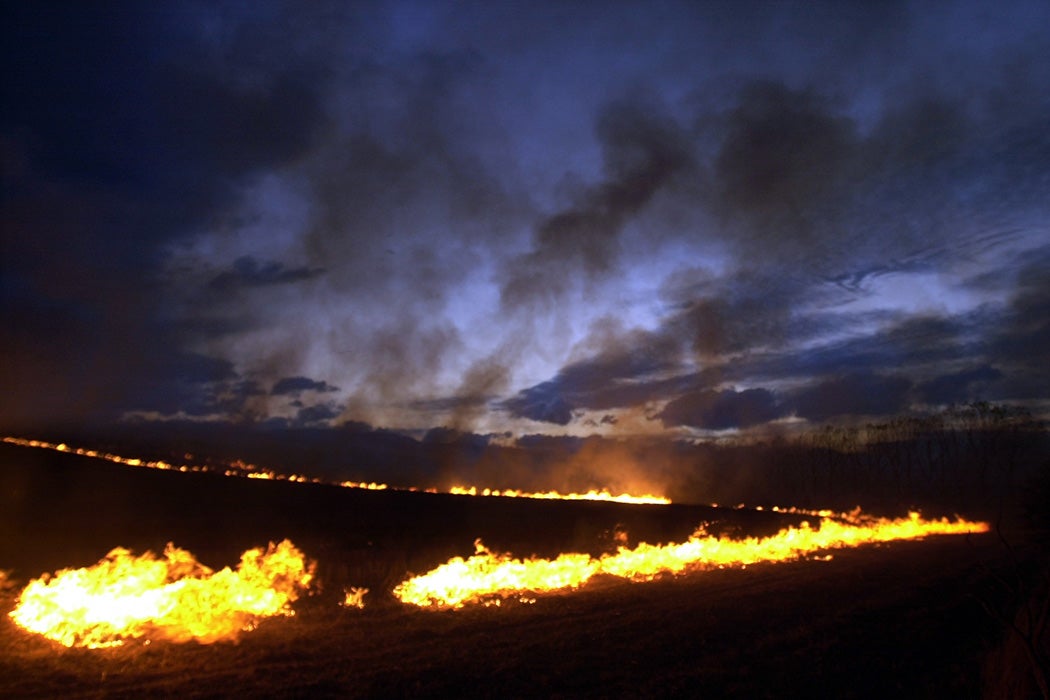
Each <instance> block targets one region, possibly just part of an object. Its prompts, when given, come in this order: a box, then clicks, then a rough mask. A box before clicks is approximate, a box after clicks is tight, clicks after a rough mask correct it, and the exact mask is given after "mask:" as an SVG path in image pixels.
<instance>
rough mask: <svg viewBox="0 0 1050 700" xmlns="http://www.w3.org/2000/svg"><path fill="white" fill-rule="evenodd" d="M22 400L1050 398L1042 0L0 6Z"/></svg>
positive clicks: (216, 416)
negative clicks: (1030, 0) (1027, 0)
mask: <svg viewBox="0 0 1050 700" xmlns="http://www.w3.org/2000/svg"><path fill="white" fill-rule="evenodd" d="M2 12H3V20H2V26H3V30H2V31H3V34H4V37H3V42H2V47H0V55H2V56H3V68H4V71H3V95H2V100H0V104H2V105H3V106H2V107H0V149H2V162H3V171H2V177H3V185H2V191H0V201H2V205H0V214H2V222H3V232H2V236H3V237H2V249H0V252H2V256H0V313H2V318H3V341H2V343H0V387H2V391H0V426H3V427H5V428H6V429H8V430H24V429H30V428H32V429H36V428H41V427H46V426H50V425H62V424H77V423H86V422H101V423H104V422H114V423H116V422H127V421H171V420H179V421H187V420H190V421H236V422H238V423H244V424H257V425H264V426H270V427H274V428H281V427H295V426H301V427H325V426H338V425H341V424H345V423H350V422H353V423H366V424H368V425H370V426H375V427H384V428H390V429H400V430H406V431H422V430H426V429H428V428H433V427H437V426H443V427H448V428H453V429H456V430H462V431H473V432H475V433H479V434H495V433H506V434H508V435H510V436H519V435H529V434H548V435H589V434H597V435H606V436H617V435H669V436H679V437H680V436H692V437H704V436H711V435H724V434H733V433H735V432H737V431H745V432H746V431H760V430H764V429H767V428H770V427H775V426H792V425H798V426H806V425H819V424H824V423H829V422H837V421H854V420H881V419H885V418H887V417H891V416H895V415H900V414H907V413H912V412H921V411H925V410H939V409H940V408H941V407H944V406H947V405H950V404H955V403H964V402H969V401H975V400H987V401H995V402H1011V403H1012V402H1017V403H1024V404H1026V405H1029V406H1033V407H1035V408H1037V409H1039V410H1045V409H1046V407H1047V406H1048V401H1047V400H1048V399H1050V362H1048V360H1050V356H1048V352H1047V348H1050V275H1048V274H1047V270H1050V196H1048V195H1050V91H1048V90H1047V89H1046V86H1047V85H1050V53H1048V51H1047V49H1046V34H1047V30H1048V29H1050V4H1048V3H1046V2H1045V1H1039V0H1036V1H1033V2H1025V1H1023V0H1018V1H1010V2H1001V1H1000V2H968V1H962V2H935V1H924V2H880V3H868V2H858V3H851V2H845V1H843V2H799V3H795V2H743V1H734V2H681V3H679V2H645V3H617V2H603V3H591V2H579V3H577V2H551V3H545V2H538V3H512V2H360V3H357V2H355V3H343V2H331V3H325V2H316V3H297V2H275V1H274V0H259V1H257V2H165V3H152V2H134V3H110V2H102V3H51V2H34V3H5V4H4V7H3V10H2Z"/></svg>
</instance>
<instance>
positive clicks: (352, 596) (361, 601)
mask: <svg viewBox="0 0 1050 700" xmlns="http://www.w3.org/2000/svg"><path fill="white" fill-rule="evenodd" d="M367 593H368V589H367V588H361V587H359V586H351V587H350V588H347V589H345V590H344V591H343V594H344V596H345V597H344V598H343V602H342V603H340V605H342V606H343V607H344V608H357V609H359V610H362V609H364V607H365V595H366V594H367Z"/></svg>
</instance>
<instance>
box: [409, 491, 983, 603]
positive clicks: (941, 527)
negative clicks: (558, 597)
mask: <svg viewBox="0 0 1050 700" xmlns="http://www.w3.org/2000/svg"><path fill="white" fill-rule="evenodd" d="M837 517H838V518H839V520H836V519H832V518H825V519H824V520H823V521H822V522H821V524H820V527H819V528H817V529H814V528H813V527H811V526H810V525H809V523H805V522H804V523H802V524H801V525H800V526H799V527H788V528H785V529H783V530H781V531H780V532H778V533H776V534H775V535H771V536H769V537H761V538H756V537H749V538H745V539H740V540H733V539H730V538H728V537H725V536H721V537H715V536H713V535H709V534H708V533H707V532H706V531H705V530H704V529H703V528H702V527H701V528H700V529H698V530H697V531H696V532H694V533H693V535H692V536H691V537H690V538H689V539H688V540H686V541H685V542H681V543H671V544H666V545H652V544H647V543H644V542H643V543H641V544H639V545H638V546H637V547H635V548H633V549H630V548H627V547H625V546H621V547H620V548H619V549H618V550H617V551H616V552H614V553H610V554H604V555H602V556H601V557H597V558H595V557H592V556H590V555H588V554H562V555H560V556H559V557H558V558H557V559H554V560H551V559H541V558H536V557H533V558H530V559H514V558H512V557H511V556H510V555H508V554H496V553H493V552H491V551H489V550H488V549H486V548H485V547H484V545H482V544H481V542H480V541H477V542H475V547H476V553H475V554H474V556H472V557H469V558H467V559H463V558H461V557H455V558H453V559H451V560H449V561H448V562H446V563H445V564H442V565H441V566H439V567H437V568H435V569H433V570H431V571H430V572H428V573H426V574H423V575H421V576H416V577H414V578H411V579H408V580H406V581H403V582H402V583H400V584H399V585H398V586H397V587H396V588H395V589H394V591H393V593H394V596H395V597H396V598H398V599H399V600H401V601H402V602H403V603H410V604H413V605H418V606H420V607H429V608H436V609H458V608H462V607H463V606H464V605H467V604H471V603H482V604H493V603H495V604H499V601H500V600H501V599H509V598H518V599H519V600H520V599H525V600H526V602H531V599H529V596H530V595H531V594H536V593H545V592H552V591H562V590H568V589H576V588H579V587H581V586H583V585H584V584H586V583H587V582H588V581H589V580H590V579H591V578H593V577H594V576H597V575H599V574H605V575H609V576H616V577H620V578H625V579H628V580H631V581H648V580H652V579H654V578H656V577H658V576H660V575H662V574H672V575H677V574H681V573H686V572H692V571H703V570H707V569H712V568H725V567H744V566H747V565H749V564H755V563H758V562H780V561H790V560H795V559H801V558H804V557H807V556H813V555H816V554H817V553H818V552H826V551H827V550H831V549H839V548H844V547H857V546H860V545H864V544H870V543H875V542H888V541H891V540H900V539H918V538H922V537H926V536H929V535H949V534H965V533H976V532H987V531H988V524H987V523H980V522H969V521H966V520H962V519H957V520H955V521H954V522H952V521H949V520H947V519H946V518H945V519H941V520H924V519H923V518H922V517H921V516H920V515H919V514H918V513H910V514H909V515H908V517H907V518H898V519H893V520H890V519H886V518H870V517H867V516H864V515H862V514H860V512H859V511H854V512H853V513H849V514H839V516H837ZM824 558H825V559H829V558H830V555H827V556H825V557H824Z"/></svg>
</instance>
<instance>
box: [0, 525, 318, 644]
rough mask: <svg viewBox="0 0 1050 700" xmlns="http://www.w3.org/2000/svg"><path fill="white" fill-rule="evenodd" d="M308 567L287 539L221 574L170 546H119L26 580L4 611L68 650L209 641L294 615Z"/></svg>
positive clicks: (244, 557) (305, 585)
mask: <svg viewBox="0 0 1050 700" xmlns="http://www.w3.org/2000/svg"><path fill="white" fill-rule="evenodd" d="M313 569H314V565H313V563H312V562H308V561H307V560H306V559H305V557H304V556H303V553H302V552H300V551H299V550H298V549H297V548H296V547H295V545H293V544H292V543H291V542H290V541H288V540H284V541H282V542H281V543H280V544H276V545H275V544H273V543H271V544H270V545H269V546H268V547H267V548H266V550H263V549H262V548H255V549H250V550H248V551H247V552H245V553H244V554H243V555H241V562H240V564H239V565H238V567H237V569H236V570H232V569H230V568H229V567H226V568H224V569H222V570H220V571H212V570H211V569H209V568H208V567H206V566H204V565H203V564H201V563H200V562H198V561H197V560H196V559H195V558H194V557H193V555H192V554H190V553H189V552H187V551H185V550H183V549H179V548H177V547H174V546H172V545H171V544H168V546H167V547H166V548H165V550H164V555H163V556H162V557H157V556H155V555H154V554H153V553H152V552H146V553H145V554H142V555H140V556H135V555H133V554H132V553H131V552H129V551H128V550H126V549H123V548H120V547H118V548H116V549H114V550H113V551H111V552H110V553H109V554H107V555H106V557H105V558H104V559H103V560H102V561H100V562H99V563H98V564H96V565H94V566H91V567H88V568H83V569H63V570H61V571H59V572H57V573H55V575H54V576H48V575H47V574H45V575H44V576H42V577H41V578H38V579H35V580H33V581H31V582H30V583H29V585H28V586H26V587H25V589H24V590H23V591H22V593H21V595H20V596H19V598H18V602H17V605H16V607H15V609H14V610H13V611H12V612H11V613H10V615H11V618H12V619H13V620H14V621H15V623H17V624H18V625H19V626H21V627H22V628H24V629H26V630H28V631H30V632H36V633H38V634H41V635H44V636H45V637H47V638H48V639H52V640H54V641H56V642H59V643H61V644H63V645H65V646H67V647H72V646H79V647H89V648H98V647H111V646H119V645H121V644H123V643H124V642H125V641H126V640H129V639H138V638H145V639H146V640H147V641H149V640H151V639H167V640H171V641H176V642H185V641H190V640H196V641H198V642H201V643H203V644H208V643H212V642H217V641H220V640H229V639H233V638H235V637H236V636H237V635H238V633H240V632H242V631H248V630H252V629H254V628H255V627H256V625H258V623H259V621H260V620H261V619H263V618H266V617H272V616H275V615H293V614H294V612H293V611H292V608H291V604H292V602H293V601H295V600H296V599H297V598H298V597H299V594H300V593H301V592H302V591H305V590H306V589H307V588H308V587H309V586H310V583H311V581H312V580H313Z"/></svg>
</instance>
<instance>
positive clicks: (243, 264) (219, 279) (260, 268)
mask: <svg viewBox="0 0 1050 700" xmlns="http://www.w3.org/2000/svg"><path fill="white" fill-rule="evenodd" d="M323 273H324V270H323V269H319V268H309V267H286V266H285V265H284V263H281V262H277V261H275V260H271V261H267V262H261V261H259V260H256V259H255V258H253V257H251V256H243V257H240V258H237V259H236V260H234V262H233V265H232V266H231V267H230V269H228V270H223V271H222V272H220V273H219V274H218V275H216V276H215V277H213V278H212V280H211V282H209V283H208V286H210V287H211V288H212V289H214V290H216V291H230V290H234V289H238V288H241V287H267V286H271V285H278V284H291V283H294V282H301V281H303V280H308V279H311V278H313V277H317V276H318V275H320V274H323Z"/></svg>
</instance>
